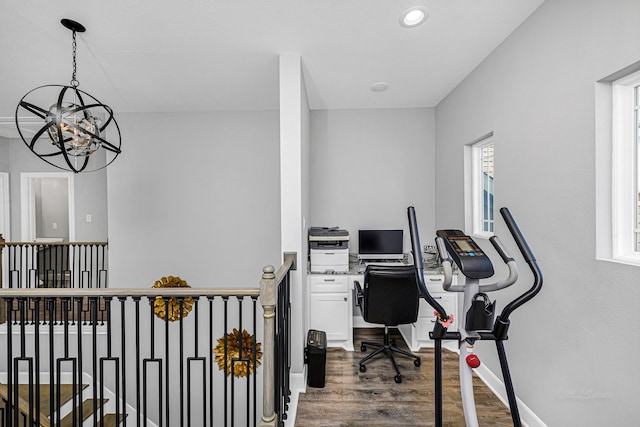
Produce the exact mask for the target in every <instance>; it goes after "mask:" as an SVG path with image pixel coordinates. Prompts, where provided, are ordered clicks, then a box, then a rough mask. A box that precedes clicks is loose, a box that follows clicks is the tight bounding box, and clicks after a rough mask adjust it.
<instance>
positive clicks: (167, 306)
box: [152, 276, 193, 322]
mask: <svg viewBox="0 0 640 427" xmlns="http://www.w3.org/2000/svg"><path fill="white" fill-rule="evenodd" d="M152 287H154V288H190V287H191V286H189V285H187V282H185V281H184V280H182V279H180V278H179V277H173V276H168V277H163V278H161V279H160V280H158V281H156V283H155V284H154V285H153V286H152ZM192 308H193V298H191V297H185V298H184V299H183V301H182V304H180V302H179V301H178V299H177V298H170V299H169V301H168V303H167V302H165V300H164V298H163V297H156V299H155V300H154V302H153V312H154V313H155V315H156V316H158V318H160V319H162V320H165V319H168V320H169V321H171V322H173V321H176V320H180V318H185V317H187V315H188V314H189V312H190V311H191V309H192Z"/></svg>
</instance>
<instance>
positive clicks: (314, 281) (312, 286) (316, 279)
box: [309, 275, 349, 292]
mask: <svg viewBox="0 0 640 427" xmlns="http://www.w3.org/2000/svg"><path fill="white" fill-rule="evenodd" d="M309 290H310V291H311V292H347V291H348V290H349V280H348V277H347V276H340V275H321V276H309Z"/></svg>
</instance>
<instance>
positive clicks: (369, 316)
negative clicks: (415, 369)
mask: <svg viewBox="0 0 640 427" xmlns="http://www.w3.org/2000/svg"><path fill="white" fill-rule="evenodd" d="M416 274H417V272H416V269H415V267H414V266H393V267H390V266H389V267H388V266H377V265H369V266H367V269H366V270H365V272H364V288H363V287H361V286H360V283H359V282H358V281H356V282H355V285H356V291H357V295H356V303H357V305H358V306H359V307H360V311H362V317H363V319H364V320H365V321H366V322H370V323H379V324H383V325H384V343H382V344H381V343H374V342H364V341H363V342H362V344H361V345H360V350H361V351H363V352H364V351H367V347H375V348H377V349H376V350H375V351H374V352H372V353H371V354H369V355H368V356H367V357H365V358H364V359H362V360H361V361H360V372H366V370H367V367H366V366H365V363H366V362H367V361H368V360H369V359H371V358H373V357H375V356H377V355H378V354H380V353H384V354H386V356H387V357H388V358H389V359H391V363H392V364H393V369H395V371H396V376H395V377H394V380H395V382H397V383H401V382H402V376H401V375H400V370H399V369H398V365H397V363H396V361H395V359H394V357H393V353H399V354H402V355H404V356H408V357H411V358H413V359H414V360H413V364H414V365H415V366H420V357H418V356H416V355H415V354H412V353H410V352H408V351H404V350H402V349H400V348H398V347H397V346H396V343H395V341H394V340H391V341H390V340H389V327H390V326H398V325H404V324H408V323H414V322H415V321H416V320H417V319H418V305H419V294H418V283H417V279H416Z"/></svg>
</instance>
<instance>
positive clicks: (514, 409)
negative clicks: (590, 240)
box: [408, 207, 542, 427]
mask: <svg viewBox="0 0 640 427" xmlns="http://www.w3.org/2000/svg"><path fill="white" fill-rule="evenodd" d="M500 214H501V215H502V217H503V219H504V221H505V223H506V225H507V228H508V229H509V232H510V233H511V235H512V236H513V238H514V240H515V241H516V243H517V245H518V248H519V250H520V252H521V253H522V255H523V256H524V259H525V261H526V262H527V264H528V265H529V268H530V269H531V271H532V273H533V277H534V283H533V285H532V286H531V288H530V289H529V290H527V291H526V292H525V293H524V294H522V295H520V296H519V297H518V298H516V299H515V300H513V301H511V302H510V303H509V304H507V305H506V306H505V308H504V309H503V310H502V313H501V314H500V315H499V316H498V317H497V318H495V321H494V311H495V301H494V302H493V303H492V302H491V300H490V299H489V297H488V295H487V292H492V291H496V290H500V289H504V288H506V287H508V286H511V285H513V284H514V283H515V282H516V281H517V279H518V269H517V266H516V263H515V260H514V259H513V258H511V257H510V256H509V255H508V254H507V252H506V250H505V249H504V247H503V246H502V244H501V242H500V240H499V239H498V238H497V237H496V236H493V237H492V238H491V239H489V240H490V242H491V244H492V245H493V247H494V248H495V249H496V251H497V252H498V254H499V255H500V257H501V258H502V260H503V261H504V263H505V264H507V267H508V269H509V273H508V276H507V278H506V279H504V280H501V281H497V282H494V283H483V284H480V280H481V279H488V278H490V277H492V276H493V275H494V270H493V265H492V263H491V260H490V259H489V257H487V255H486V254H485V253H484V252H483V251H482V250H481V249H480V247H479V246H478V245H477V244H476V242H474V241H473V239H472V238H471V237H469V236H467V235H465V234H464V233H463V232H462V231H459V230H439V231H438V232H437V236H438V237H437V238H436V245H437V248H438V253H439V255H440V258H441V261H442V268H443V272H444V276H445V279H444V284H443V287H444V289H445V290H447V291H450V292H463V293H464V306H463V307H464V308H463V320H462V322H461V326H460V327H459V328H458V329H459V332H448V331H447V328H448V325H449V324H450V321H451V318H450V316H449V315H448V314H447V313H446V312H445V310H444V309H443V307H442V306H441V305H440V304H439V303H438V302H437V301H436V300H435V299H434V298H433V297H432V296H431V295H430V294H429V291H428V289H427V286H426V284H425V283H424V271H423V270H424V267H423V260H422V251H421V246H420V237H419V235H418V227H417V222H416V217H415V210H414V208H413V207H409V208H408V217H409V231H410V232H411V246H412V250H413V256H414V261H415V265H416V269H417V270H418V275H417V276H418V284H419V286H420V291H421V296H422V297H423V298H424V299H425V300H426V301H427V302H428V303H429V304H430V305H431V306H432V307H433V308H434V310H435V312H436V315H437V317H438V321H437V322H435V324H434V328H433V331H432V332H430V333H429V336H430V337H431V339H432V340H434V351H435V375H434V386H435V425H436V427H441V426H442V340H443V339H447V340H451V339H453V340H457V341H458V343H459V346H460V367H459V369H460V389H461V394H462V405H463V408H464V417H465V421H466V425H467V427H477V426H478V419H477V415H476V410H475V399H474V395H473V383H472V369H473V368H477V367H478V366H479V365H480V360H479V358H478V357H477V356H476V355H475V353H474V351H473V345H474V343H475V342H476V341H478V340H490V341H495V343H496V348H497V351H498V358H499V360H500V367H501V370H502V376H503V379H504V384H505V388H506V391H507V398H508V400H509V408H510V409H511V419H512V421H513V425H514V426H516V427H520V426H521V425H522V423H521V421H520V414H519V412H518V404H517V401H516V395H515V391H514V389H513V383H512V381H511V374H510V372H509V365H508V363H507V356H506V353H505V350H504V341H505V340H506V339H508V336H507V332H508V330H509V325H510V320H509V316H510V315H511V313H512V312H513V311H514V310H515V309H516V308H518V307H520V306H522V305H523V304H524V303H526V302H527V301H529V300H530V299H531V298H533V297H534V296H535V295H536V294H537V293H538V292H540V289H542V272H541V271H540V268H539V267H538V264H537V262H536V259H535V256H534V255H533V252H532V251H531V249H530V248H529V245H528V244H527V242H526V240H525V239H524V237H523V236H522V233H521V232H520V229H519V228H518V225H517V224H516V222H515V220H514V219H513V217H512V216H511V213H510V212H509V210H508V209H507V208H502V209H500ZM452 258H453V262H455V263H456V265H457V266H458V268H459V270H460V272H461V273H462V274H463V275H464V276H465V278H466V280H465V283H464V284H459V285H455V286H452V281H453V271H452V265H451V262H452Z"/></svg>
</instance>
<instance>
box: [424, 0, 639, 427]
mask: <svg viewBox="0 0 640 427" xmlns="http://www.w3.org/2000/svg"><path fill="white" fill-rule="evenodd" d="M638 16H640V2H638V1H625V0H617V1H612V2H603V1H595V0H589V1H584V0H547V1H546V2H545V3H544V4H543V5H542V6H541V7H540V8H539V9H538V10H537V11H536V12H535V13H534V14H533V15H532V16H531V17H530V18H529V19H528V20H527V21H525V23H524V24H523V25H522V26H521V27H520V28H518V29H517V30H516V31H515V32H514V33H513V34H512V35H511V36H510V37H509V38H508V39H507V40H506V41H505V42H504V43H503V44H502V45H501V46H500V47H499V48H497V49H496V50H495V51H494V52H493V53H492V54H491V55H490V56H489V57H488V58H487V59H486V60H485V61H484V62H483V63H482V64H481V65H480V66H479V67H478V68H477V69H476V70H475V71H474V72H473V73H472V74H471V75H470V76H469V77H468V78H467V79H466V80H465V81H464V82H463V83H462V84H460V85H459V86H458V87H457V88H456V89H455V90H454V91H453V92H452V93H451V94H450V95H449V96H448V97H447V98H446V99H445V100H444V101H443V102H442V103H440V104H439V105H438V106H437V108H436V128H437V137H436V139H437V148H436V162H435V164H436V184H437V186H436V225H437V226H438V227H439V228H445V227H446V228H454V227H459V228H462V227H463V226H464V217H463V213H464V210H463V209H464V206H463V147H464V145H465V144H468V143H470V142H472V141H474V140H475V139H476V138H478V137H480V136H482V135H485V134H487V133H488V132H490V131H493V132H494V136H495V146H496V154H495V157H496V158H495V161H496V178H495V189H496V196H495V201H496V206H497V207H501V206H508V207H509V208H510V209H511V211H512V213H513V215H514V217H515V218H516V220H517V221H518V222H519V223H520V226H521V228H522V231H523V233H524V234H525V235H526V236H527V237H528V238H529V243H530V246H531V248H532V250H533V251H534V253H535V254H536V256H537V258H538V261H539V263H540V264H541V267H542V270H543V274H544V279H545V283H544V287H543V289H542V292H541V294H540V295H539V296H538V297H537V298H536V299H534V300H533V301H532V302H530V303H528V304H527V305H525V306H524V307H523V308H521V309H520V310H519V311H516V312H515V313H514V314H513V316H512V318H511V319H512V326H511V329H510V339H509V340H508V341H507V342H506V348H507V354H508V355H509V356H510V363H511V368H512V375H513V379H514V382H515V387H516V392H517V394H518V396H519V397H521V398H522V399H523V400H524V402H525V403H526V404H527V405H528V406H529V407H530V408H531V409H532V410H533V411H534V412H535V413H536V414H537V415H538V416H539V417H540V418H541V419H542V420H543V421H545V422H546V423H547V424H548V425H549V426H604V425H614V424H615V425H637V424H638V421H637V414H636V413H635V407H636V406H637V402H638V391H639V390H640V385H639V384H640V370H638V369H637V367H636V360H635V359H636V356H637V354H639V353H640V339H639V337H640V334H639V332H640V310H638V307H637V306H638V302H639V301H640V287H639V286H638V283H640V269H638V268H636V267H629V266H625V265H620V264H612V263H608V262H601V261H596V259H595V253H596V248H595V195H594V189H595V184H596V183H595V140H594V127H595V124H594V111H595V106H594V102H595V96H594V93H595V82H596V81H597V80H599V79H601V78H603V77H606V76H608V75H610V74H611V73H613V72H615V71H617V70H619V69H622V68H624V67H625V66H628V65H630V64H632V63H634V62H636V61H638V60H639V59H640V50H639V49H638V43H637V41H638V40H639V39H640V26H639V25H638ZM497 234H498V235H501V236H503V238H502V240H503V242H505V243H507V246H508V247H509V249H510V250H511V251H512V252H513V253H516V252H517V249H516V248H515V246H514V245H513V244H512V240H511V239H510V237H509V236H508V234H507V232H506V228H505V227H504V226H503V223H502V220H501V219H498V226H497ZM484 246H485V247H486V246H488V245H484ZM489 252H491V251H489ZM518 260H519V261H522V258H521V257H519V256H518ZM521 265H522V267H521V272H522V274H521V276H522V282H520V285H519V286H520V290H519V291H516V290H509V291H503V294H504V295H500V294H498V295H496V298H497V299H498V305H499V306H500V309H501V307H503V306H504V302H505V301H506V300H508V299H509V298H510V297H513V296H515V294H516V292H522V291H523V290H524V288H527V287H528V286H529V285H530V280H531V275H530V273H529V272H528V271H527V269H526V265H525V264H524V263H521ZM480 347H481V348H480V350H481V352H480V355H481V357H482V359H483V362H484V363H485V364H486V365H487V366H488V367H489V368H490V369H491V370H492V371H493V372H495V373H497V374H498V376H500V370H499V367H498V363H497V358H496V357H495V356H494V353H495V352H494V349H493V346H492V345H490V344H489V343H485V344H483V345H482V346H480Z"/></svg>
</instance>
